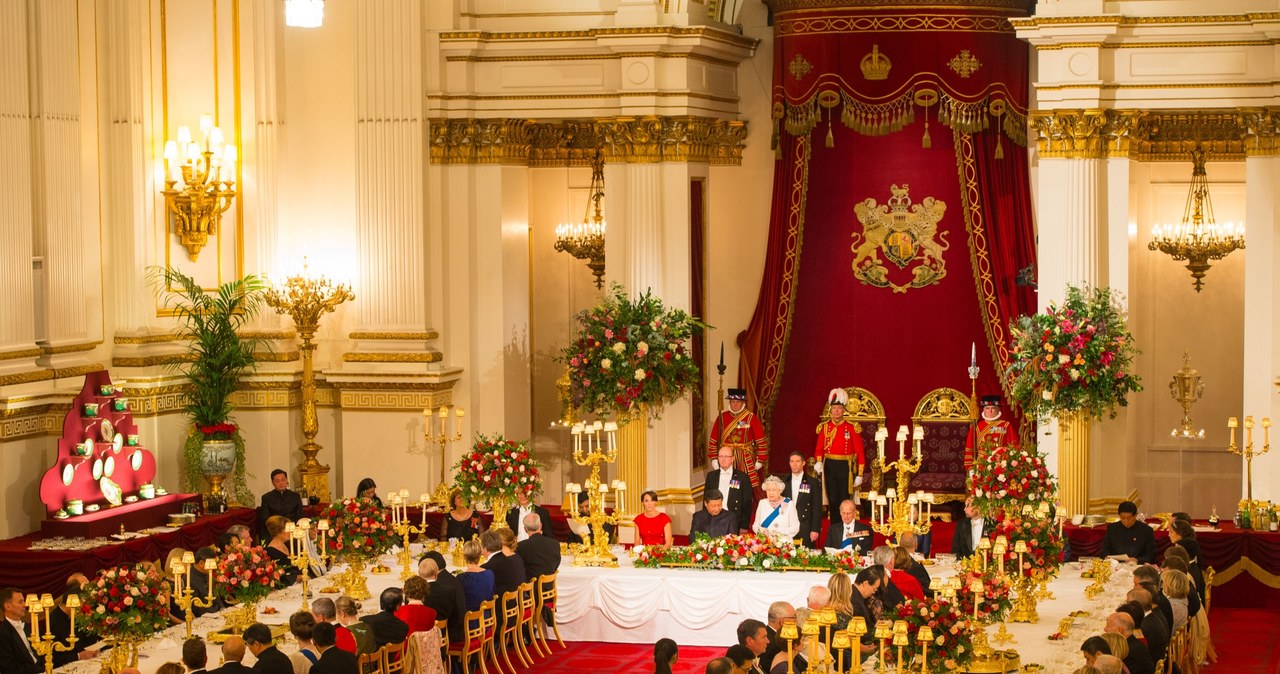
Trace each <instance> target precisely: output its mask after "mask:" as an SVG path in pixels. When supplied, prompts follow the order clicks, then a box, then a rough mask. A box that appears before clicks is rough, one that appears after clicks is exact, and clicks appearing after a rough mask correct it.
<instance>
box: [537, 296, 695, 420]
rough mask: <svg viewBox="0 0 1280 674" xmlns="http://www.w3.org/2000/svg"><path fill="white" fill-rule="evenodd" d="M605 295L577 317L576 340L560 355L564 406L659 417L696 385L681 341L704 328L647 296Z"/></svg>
mask: <svg viewBox="0 0 1280 674" xmlns="http://www.w3.org/2000/svg"><path fill="white" fill-rule="evenodd" d="M610 291H611V292H610V293H608V294H607V295H606V296H605V299H604V301H603V302H602V303H601V304H600V305H598V306H596V307H593V308H591V309H587V310H586V311H583V312H582V313H580V314H578V316H577V317H576V319H575V320H576V321H577V323H578V336H577V338H576V339H575V340H574V341H573V342H572V343H571V344H569V345H568V346H567V347H565V348H564V350H563V351H561V353H560V358H559V360H561V361H562V362H564V363H565V365H566V366H567V367H568V370H569V392H568V404H569V405H571V406H573V407H574V408H575V409H578V410H583V411H585V412H588V413H592V414H597V415H600V416H608V415H610V414H613V415H619V416H630V415H635V414H641V413H644V412H645V411H647V413H649V414H653V415H655V416H657V415H660V414H661V412H662V408H663V407H664V406H666V405H668V404H670V403H672V402H675V401H676V400H678V399H680V398H681V397H682V396H684V395H685V393H686V392H687V391H688V390H689V387H690V386H692V385H694V384H695V383H696V382H697V380H698V365H697V363H695V362H693V359H692V358H690V356H689V351H688V349H689V347H688V346H687V345H686V342H687V341H688V340H689V339H690V338H691V337H692V336H693V334H694V332H695V331H696V330H701V329H704V328H706V327H707V326H706V324H705V323H702V322H701V321H699V320H698V319H697V318H694V317H693V316H690V315H689V314H688V313H686V312H684V311H682V310H680V309H667V308H666V307H665V306H663V303H662V300H660V299H658V298H656V297H654V296H653V295H652V294H651V293H650V292H649V291H645V293H644V295H642V296H640V297H638V298H636V299H631V298H630V297H628V296H627V294H626V293H625V292H623V290H622V287H621V286H619V285H617V284H614V285H613V286H612V287H611V288H610Z"/></svg>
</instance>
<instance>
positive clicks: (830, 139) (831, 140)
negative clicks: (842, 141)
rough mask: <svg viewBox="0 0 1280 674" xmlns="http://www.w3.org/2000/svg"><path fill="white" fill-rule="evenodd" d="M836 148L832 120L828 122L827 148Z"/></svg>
mask: <svg viewBox="0 0 1280 674" xmlns="http://www.w3.org/2000/svg"><path fill="white" fill-rule="evenodd" d="M835 146H836V136H835V134H834V133H832V132H831V120H830V119H828V120H827V147H835Z"/></svg>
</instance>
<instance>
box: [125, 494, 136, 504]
mask: <svg viewBox="0 0 1280 674" xmlns="http://www.w3.org/2000/svg"><path fill="white" fill-rule="evenodd" d="M124 502H125V503H137V502H138V497H137V496H126V497H124Z"/></svg>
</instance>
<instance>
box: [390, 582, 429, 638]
mask: <svg viewBox="0 0 1280 674" xmlns="http://www.w3.org/2000/svg"><path fill="white" fill-rule="evenodd" d="M430 591H431V586H430V585H428V584H427V581H426V580H425V579H423V578H422V577H420V576H409V578H408V579H406V580H405V581H404V599H405V602H404V604H402V605H401V606H400V608H398V609H396V617H397V618H399V619H401V620H403V621H404V622H405V624H406V625H408V626H409V634H413V633H414V632H427V631H430V630H431V629H432V628H434V627H435V626H436V610H435V609H433V608H431V607H430V606H425V605H423V603H422V602H423V600H425V599H426V598H427V594H428V593H429V592H430Z"/></svg>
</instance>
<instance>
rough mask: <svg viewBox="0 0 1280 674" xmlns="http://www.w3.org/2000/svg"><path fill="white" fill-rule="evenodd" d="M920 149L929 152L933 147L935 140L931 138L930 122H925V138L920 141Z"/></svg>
mask: <svg viewBox="0 0 1280 674" xmlns="http://www.w3.org/2000/svg"><path fill="white" fill-rule="evenodd" d="M920 147H922V148H924V149H926V150H928V149H929V148H931V147H933V139H932V138H930V137H929V120H927V119H926V120H925V121H924V138H921V139H920Z"/></svg>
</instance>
